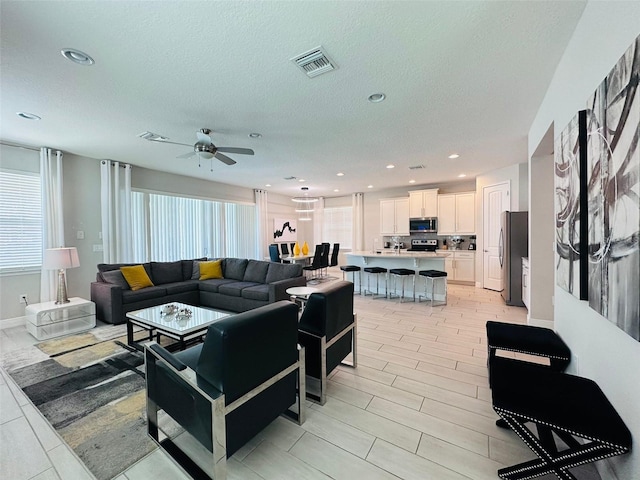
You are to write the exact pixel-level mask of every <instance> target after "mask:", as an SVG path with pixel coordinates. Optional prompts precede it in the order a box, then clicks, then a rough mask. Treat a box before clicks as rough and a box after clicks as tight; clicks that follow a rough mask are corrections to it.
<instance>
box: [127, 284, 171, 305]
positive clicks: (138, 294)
mask: <svg viewBox="0 0 640 480" xmlns="http://www.w3.org/2000/svg"><path fill="white" fill-rule="evenodd" d="M166 295H167V289H166V288H164V287H147V288H143V289H141V290H135V291H134V290H126V291H124V292H122V303H135V302H141V301H143V300H150V299H152V298H160V297H164V296H166Z"/></svg>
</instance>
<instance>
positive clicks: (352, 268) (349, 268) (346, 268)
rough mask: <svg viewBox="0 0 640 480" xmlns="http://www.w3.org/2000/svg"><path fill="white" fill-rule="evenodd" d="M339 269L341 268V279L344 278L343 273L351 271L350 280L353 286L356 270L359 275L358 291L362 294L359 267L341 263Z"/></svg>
mask: <svg viewBox="0 0 640 480" xmlns="http://www.w3.org/2000/svg"><path fill="white" fill-rule="evenodd" d="M340 270H342V280H344V279H345V278H344V276H345V273H348V272H351V282H352V283H353V285H354V286H355V284H356V272H358V276H359V277H360V278H359V280H358V286H359V287H360V290H359V293H360V295H362V271H361V269H360V267H359V266H357V265H342V266H341V267H340ZM354 291H355V289H354Z"/></svg>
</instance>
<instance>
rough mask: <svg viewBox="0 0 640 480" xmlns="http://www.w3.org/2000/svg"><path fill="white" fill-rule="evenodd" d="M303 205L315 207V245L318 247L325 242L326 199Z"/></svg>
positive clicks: (322, 198)
mask: <svg viewBox="0 0 640 480" xmlns="http://www.w3.org/2000/svg"><path fill="white" fill-rule="evenodd" d="M303 205H305V206H306V205H313V243H315V244H316V245H318V244H319V243H322V242H324V241H325V238H324V235H323V230H324V197H320V199H319V200H318V201H317V202H316V203H315V205H314V204H312V203H311V204H303ZM309 253H313V252H312V250H311V247H309Z"/></svg>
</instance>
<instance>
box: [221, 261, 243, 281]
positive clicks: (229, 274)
mask: <svg viewBox="0 0 640 480" xmlns="http://www.w3.org/2000/svg"><path fill="white" fill-rule="evenodd" d="M248 263H249V260H247V259H246V258H225V260H224V261H223V262H222V272H223V273H224V278H230V279H232V280H239V281H242V280H244V272H245V270H246V269H247V264H248Z"/></svg>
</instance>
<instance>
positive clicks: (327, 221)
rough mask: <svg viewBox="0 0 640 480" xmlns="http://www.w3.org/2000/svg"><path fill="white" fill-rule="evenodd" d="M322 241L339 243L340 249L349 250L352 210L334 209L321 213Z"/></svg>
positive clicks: (345, 208) (326, 209)
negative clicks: (322, 219)
mask: <svg viewBox="0 0 640 480" xmlns="http://www.w3.org/2000/svg"><path fill="white" fill-rule="evenodd" d="M323 215H324V221H323V224H322V241H323V242H329V243H332V244H333V243H339V244H340V249H341V250H343V249H347V250H350V249H351V231H352V229H353V223H352V222H353V220H352V218H353V208H352V207H334V208H325V209H324V211H323Z"/></svg>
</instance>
